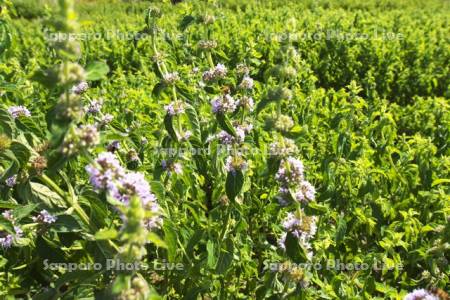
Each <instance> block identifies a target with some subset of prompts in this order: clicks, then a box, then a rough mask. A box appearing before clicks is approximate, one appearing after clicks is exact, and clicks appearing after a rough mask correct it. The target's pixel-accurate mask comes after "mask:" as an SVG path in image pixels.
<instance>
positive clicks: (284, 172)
mask: <svg viewBox="0 0 450 300" xmlns="http://www.w3.org/2000/svg"><path fill="white" fill-rule="evenodd" d="M303 171H304V167H303V163H302V162H301V161H300V160H298V159H296V158H293V157H288V158H286V159H283V160H282V161H281V164H280V168H279V169H278V172H277V174H276V175H275V179H277V180H278V181H279V182H280V184H281V187H280V196H281V197H282V198H284V196H285V195H286V194H288V193H289V191H292V195H293V196H294V199H295V200H296V201H298V202H309V201H312V200H314V198H315V193H316V191H315V189H314V186H313V185H312V184H311V183H310V182H308V181H306V180H305V179H304V174H303Z"/></svg>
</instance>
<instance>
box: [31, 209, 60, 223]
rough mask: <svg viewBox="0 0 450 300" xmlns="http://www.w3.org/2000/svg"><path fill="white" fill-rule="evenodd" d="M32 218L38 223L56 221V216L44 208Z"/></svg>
mask: <svg viewBox="0 0 450 300" xmlns="http://www.w3.org/2000/svg"><path fill="white" fill-rule="evenodd" d="M32 220H33V221H34V222H36V223H42V224H51V223H55V222H56V217H55V216H52V215H51V214H50V213H49V212H48V211H46V210H45V209H43V210H41V211H40V212H39V214H38V215H37V216H34V217H32Z"/></svg>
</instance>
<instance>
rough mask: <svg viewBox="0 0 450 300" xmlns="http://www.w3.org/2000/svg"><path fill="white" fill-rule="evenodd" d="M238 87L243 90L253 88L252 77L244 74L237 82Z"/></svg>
mask: <svg viewBox="0 0 450 300" xmlns="http://www.w3.org/2000/svg"><path fill="white" fill-rule="evenodd" d="M239 88H240V89H243V90H251V89H252V88H253V79H252V78H251V77H249V76H247V75H245V76H244V78H243V79H242V81H241V83H240V84H239Z"/></svg>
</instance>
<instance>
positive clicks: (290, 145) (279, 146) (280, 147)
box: [269, 138, 298, 157]
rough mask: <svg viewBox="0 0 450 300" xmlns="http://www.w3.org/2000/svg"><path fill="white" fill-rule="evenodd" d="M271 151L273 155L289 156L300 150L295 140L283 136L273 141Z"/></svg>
mask: <svg viewBox="0 0 450 300" xmlns="http://www.w3.org/2000/svg"><path fill="white" fill-rule="evenodd" d="M269 151H270V155H271V156H277V157H287V156H289V155H292V154H295V153H296V152H297V151H298V148H297V145H295V143H294V141H293V140H291V139H287V138H282V139H279V140H277V141H275V142H273V143H271V144H270V146H269Z"/></svg>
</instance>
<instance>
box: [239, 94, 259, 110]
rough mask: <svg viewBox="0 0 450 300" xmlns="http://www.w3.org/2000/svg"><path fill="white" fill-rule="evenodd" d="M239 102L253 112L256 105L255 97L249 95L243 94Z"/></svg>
mask: <svg viewBox="0 0 450 300" xmlns="http://www.w3.org/2000/svg"><path fill="white" fill-rule="evenodd" d="M237 102H238V106H240V107H242V108H243V109H245V110H248V111H250V112H252V111H253V109H254V107H255V102H254V101H253V98H252V97H249V96H243V97H242V98H241V99H239V100H238V101H237Z"/></svg>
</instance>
